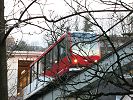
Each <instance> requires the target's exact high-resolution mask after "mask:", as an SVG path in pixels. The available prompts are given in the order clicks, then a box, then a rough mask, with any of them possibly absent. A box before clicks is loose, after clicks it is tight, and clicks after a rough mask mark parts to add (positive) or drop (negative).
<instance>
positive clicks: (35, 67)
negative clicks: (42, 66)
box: [31, 62, 37, 82]
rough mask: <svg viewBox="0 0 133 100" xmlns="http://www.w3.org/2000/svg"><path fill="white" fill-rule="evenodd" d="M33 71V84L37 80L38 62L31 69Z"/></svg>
mask: <svg viewBox="0 0 133 100" xmlns="http://www.w3.org/2000/svg"><path fill="white" fill-rule="evenodd" d="M31 69H32V80H31V81H32V82H33V81H34V80H35V79H36V78H37V62H36V63H35V64H34V65H33V66H32V67H31Z"/></svg>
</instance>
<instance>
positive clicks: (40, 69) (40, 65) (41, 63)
mask: <svg viewBox="0 0 133 100" xmlns="http://www.w3.org/2000/svg"><path fill="white" fill-rule="evenodd" d="M44 67H45V58H44V57H42V58H41V59H40V60H39V63H38V75H39V76H42V74H43V71H44Z"/></svg>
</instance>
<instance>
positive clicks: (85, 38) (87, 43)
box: [72, 32, 99, 56]
mask: <svg viewBox="0 0 133 100" xmlns="http://www.w3.org/2000/svg"><path fill="white" fill-rule="evenodd" d="M95 38H96V35H95V34H90V33H82V32H81V33H72V45H73V47H72V51H73V53H75V54H79V55H81V56H91V55H98V54H99V46H98V43H97V42H95V41H93V40H94V39H95Z"/></svg>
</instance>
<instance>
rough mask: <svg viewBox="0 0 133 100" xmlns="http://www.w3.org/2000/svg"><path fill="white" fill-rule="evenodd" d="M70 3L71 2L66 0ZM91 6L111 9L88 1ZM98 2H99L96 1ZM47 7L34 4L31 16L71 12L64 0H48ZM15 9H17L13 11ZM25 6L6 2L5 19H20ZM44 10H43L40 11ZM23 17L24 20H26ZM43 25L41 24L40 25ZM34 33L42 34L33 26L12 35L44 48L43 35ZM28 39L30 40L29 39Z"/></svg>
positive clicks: (9, 0) (9, 1) (8, 0)
mask: <svg viewBox="0 0 133 100" xmlns="http://www.w3.org/2000/svg"><path fill="white" fill-rule="evenodd" d="M22 1H24V5H25V6H27V5H28V4H29V3H30V2H31V1H32V0H22ZM40 1H41V2H43V3H45V2H46V0H40ZM66 1H68V2H69V0H66ZM88 1H89V4H90V10H92V9H93V10H97V9H98V10H99V9H110V8H109V7H107V6H105V5H103V4H99V2H94V0H88ZM95 1H98V0H95ZM112 1H116V0H112ZM123 1H124V2H133V1H132V0H123ZM45 4H46V5H45V7H43V6H40V5H38V4H34V5H32V6H31V8H30V9H29V10H28V12H29V13H30V14H32V15H33V16H35V15H42V13H43V14H44V15H46V16H49V15H50V13H52V12H53V11H54V16H56V15H57V14H58V15H60V16H63V15H68V14H69V11H70V10H71V9H70V8H69V7H68V6H66V4H65V3H64V0H47V3H45ZM72 5H73V6H74V7H76V5H75V4H74V3H73V4H72ZM14 7H15V9H13V8H14ZM23 7H24V6H23V5H22V3H21V2H18V0H5V16H8V17H5V18H7V19H10V18H13V17H14V16H15V18H18V17H19V15H20V13H21V11H23V10H24V8H23ZM40 8H41V9H43V10H40ZM96 16H98V17H100V16H101V18H102V17H103V16H104V14H101V13H100V14H99V13H97V15H96ZM24 17H25V18H26V17H27V15H25V16H24ZM24 17H23V18H24ZM13 23H14V22H10V23H8V24H13ZM36 23H39V22H36ZM39 24H41V23H39ZM22 33H25V34H30V35H23V34H22ZM34 33H41V31H40V30H39V29H37V28H35V27H31V26H26V27H22V28H21V29H17V30H16V29H15V30H13V31H12V33H11V34H12V35H13V36H14V37H15V39H16V40H21V39H22V40H25V41H27V42H28V43H31V42H33V43H35V42H36V41H37V42H38V43H39V44H41V45H42V46H43V45H44V43H43V42H44V41H41V40H42V37H43V35H42V34H40V35H38V34H34ZM27 37H28V38H27Z"/></svg>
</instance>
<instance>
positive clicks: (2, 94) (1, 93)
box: [0, 0, 8, 100]
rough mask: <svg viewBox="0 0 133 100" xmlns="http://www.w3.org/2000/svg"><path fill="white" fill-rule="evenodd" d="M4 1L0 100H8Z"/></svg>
mask: <svg viewBox="0 0 133 100" xmlns="http://www.w3.org/2000/svg"><path fill="white" fill-rule="evenodd" d="M4 36H5V20H4V0H0V100H8V89H7V63H6V40H3V39H4Z"/></svg>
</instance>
